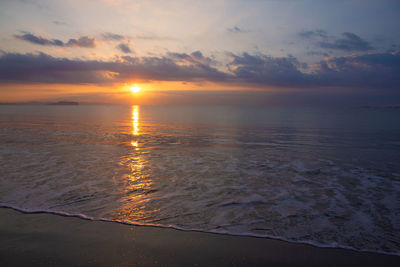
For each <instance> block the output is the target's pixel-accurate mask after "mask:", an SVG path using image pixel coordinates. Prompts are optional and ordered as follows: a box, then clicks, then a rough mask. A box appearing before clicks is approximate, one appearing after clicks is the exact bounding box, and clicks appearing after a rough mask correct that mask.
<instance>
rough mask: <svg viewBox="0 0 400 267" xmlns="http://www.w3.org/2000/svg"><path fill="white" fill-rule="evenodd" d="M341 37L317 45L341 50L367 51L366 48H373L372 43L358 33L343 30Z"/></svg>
mask: <svg viewBox="0 0 400 267" xmlns="http://www.w3.org/2000/svg"><path fill="white" fill-rule="evenodd" d="M342 36H343V38H341V39H336V40H334V41H332V42H327V41H323V42H319V43H318V45H319V47H321V48H326V49H334V50H343V51H349V52H351V51H368V50H373V49H374V48H373V47H372V45H371V44H370V43H369V42H367V41H365V40H363V39H362V38H361V37H359V36H358V35H356V34H354V33H351V32H345V33H343V34H342Z"/></svg>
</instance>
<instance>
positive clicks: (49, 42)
mask: <svg viewBox="0 0 400 267" xmlns="http://www.w3.org/2000/svg"><path fill="white" fill-rule="evenodd" d="M14 37H15V38H17V39H19V40H23V41H26V42H30V43H32V44H36V45H43V46H62V47H84V48H94V47H96V40H95V38H93V37H88V36H81V37H79V38H75V39H69V41H68V42H66V43H64V42H63V41H61V40H58V39H47V38H44V37H42V36H36V35H34V34H31V33H23V34H16V35H14Z"/></svg>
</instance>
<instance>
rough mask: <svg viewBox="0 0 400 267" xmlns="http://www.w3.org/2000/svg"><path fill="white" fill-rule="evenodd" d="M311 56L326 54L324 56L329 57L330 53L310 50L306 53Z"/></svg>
mask: <svg viewBox="0 0 400 267" xmlns="http://www.w3.org/2000/svg"><path fill="white" fill-rule="evenodd" d="M306 54H307V55H309V56H324V57H328V56H329V54H328V53H326V52H320V51H310V52H307V53H306Z"/></svg>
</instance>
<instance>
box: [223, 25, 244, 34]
mask: <svg viewBox="0 0 400 267" xmlns="http://www.w3.org/2000/svg"><path fill="white" fill-rule="evenodd" d="M227 30H228V32H231V33H245V32H248V31H246V30H243V29H240V28H239V27H238V26H235V27H233V28H228V29H227Z"/></svg>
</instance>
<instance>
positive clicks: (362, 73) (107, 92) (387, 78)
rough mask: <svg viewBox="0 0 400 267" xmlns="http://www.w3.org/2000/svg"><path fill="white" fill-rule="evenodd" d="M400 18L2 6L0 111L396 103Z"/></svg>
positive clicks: (223, 4) (303, 3)
mask: <svg viewBox="0 0 400 267" xmlns="http://www.w3.org/2000/svg"><path fill="white" fill-rule="evenodd" d="M398 14H400V2H399V1H398V0H380V1H378V0H374V1H372V0H336V1H328V0H327V1H324V0H229V1H228V0H213V1H208V0H204V1H194V0H192V1H184V0H171V1H168V0H164V1H157V0H147V1H125V0H98V1H94V0H86V1H77V0H63V1H54V0H40V1H39V0H12V1H11V0H1V1H0V24H1V25H2V26H1V28H0V102H21V101H22V102H23V101H59V100H74V101H80V102H85V103H110V104H144V105H163V104H189V105H190V104H212V105H215V104H228V105H229V104H232V105H236V104H244V105H283V104H289V105H296V104H299V105H318V104H319V105H330V104H332V105H337V104H338V105H399V104H400V88H399V87H400V30H399V27H398V25H400V17H399V15H398ZM132 86H138V87H140V88H141V91H140V92H139V93H132V91H131V90H130V88H131V87H132Z"/></svg>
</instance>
